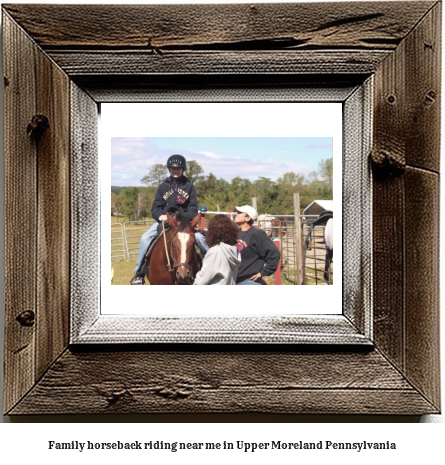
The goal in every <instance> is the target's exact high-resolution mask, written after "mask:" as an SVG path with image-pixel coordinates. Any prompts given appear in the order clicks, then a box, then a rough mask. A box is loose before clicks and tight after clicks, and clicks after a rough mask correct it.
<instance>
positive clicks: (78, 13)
mask: <svg viewBox="0 0 445 465" xmlns="http://www.w3.org/2000/svg"><path fill="white" fill-rule="evenodd" d="M433 5H434V2H416V1H412V2H403V3H402V2H397V3H393V2H369V3H362V2H357V3H354V2H347V3H325V4H323V8H322V10H323V11H322V12H321V7H320V5H319V4H316V3H313V4H311V3H293V4H292V3H291V4H279V3H278V4H273V3H271V4H255V5H248V4H245V5H242V4H241V5H237V4H226V5H224V4H219V5H218V4H217V5H125V6H124V5H32V6H30V5H26V4H25V5H18V4H7V5H4V8H5V9H6V10H7V11H8V12H9V14H11V15H12V17H13V18H14V19H15V20H16V21H17V22H19V23H20V24H21V25H22V26H23V27H24V29H25V30H26V31H27V32H28V33H29V34H30V35H31V36H32V37H33V38H34V39H35V40H36V41H37V43H38V44H39V45H40V46H41V47H42V48H44V49H45V50H47V49H49V48H57V47H60V48H64V49H75V48H76V47H82V48H86V49H100V48H110V47H113V48H128V49H131V48H136V49H138V48H140V49H148V50H157V51H159V50H162V51H163V50H165V49H169V48H170V49H172V48H191V47H193V46H194V47H197V48H200V49H203V48H206V47H207V48H209V47H212V48H213V49H218V48H219V49H224V48H227V47H228V46H231V47H233V46H236V47H237V49H238V50H242V49H245V50H246V49H247V50H248V49H252V48H253V49H258V48H263V49H264V48H266V49H267V48H270V49H272V50H279V49H280V48H286V47H295V48H305V47H306V48H309V47H310V48H345V49H350V48H370V49H376V48H380V49H385V48H388V49H395V48H396V47H397V45H398V44H399V43H400V42H401V40H402V39H403V38H404V37H405V36H406V35H407V34H408V33H409V32H410V31H411V29H412V28H413V27H414V26H415V25H416V23H417V22H418V20H419V18H420V17H422V16H423V15H425V14H426V13H427V12H428V11H429V9H430V8H431V7H432V6H433ZM36 17H38V18H39V21H35V18H36ZM67 30H68V31H69V34H67Z"/></svg>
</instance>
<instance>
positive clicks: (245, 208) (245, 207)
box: [235, 205, 258, 221]
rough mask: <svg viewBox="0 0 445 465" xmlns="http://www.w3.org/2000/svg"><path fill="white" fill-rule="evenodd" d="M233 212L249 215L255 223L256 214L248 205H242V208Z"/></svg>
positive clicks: (237, 208) (236, 208)
mask: <svg viewBox="0 0 445 465" xmlns="http://www.w3.org/2000/svg"><path fill="white" fill-rule="evenodd" d="M235 210H236V211H237V212H240V213H245V214H246V215H249V216H250V217H251V218H252V220H253V221H255V220H256V219H257V218H258V212H257V211H256V210H255V208H253V207H251V206H250V205H243V206H242V207H235Z"/></svg>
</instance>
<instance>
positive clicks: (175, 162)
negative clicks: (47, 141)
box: [166, 155, 187, 170]
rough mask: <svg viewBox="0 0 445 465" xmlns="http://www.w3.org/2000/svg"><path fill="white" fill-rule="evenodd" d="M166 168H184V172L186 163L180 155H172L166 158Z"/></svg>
mask: <svg viewBox="0 0 445 465" xmlns="http://www.w3.org/2000/svg"><path fill="white" fill-rule="evenodd" d="M166 166H167V168H172V167H173V166H177V167H179V168H184V170H185V169H186V168H187V161H186V160H185V158H184V157H183V156H182V155H172V156H170V157H168V160H167V164H166Z"/></svg>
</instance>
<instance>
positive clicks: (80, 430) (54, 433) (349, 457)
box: [0, 0, 445, 465]
mask: <svg viewBox="0 0 445 465" xmlns="http://www.w3.org/2000/svg"><path fill="white" fill-rule="evenodd" d="M282 1H283V0H282ZM284 1H286V0H284ZM314 1H315V0H314ZM10 3H26V2H10ZM28 3H30V2H28ZM39 3H42V2H39ZM45 3H60V2H59V1H56V2H45ZM65 3H90V2H86V1H81V0H78V1H75V2H65ZM102 3H122V2H119V1H118V2H102ZM133 3H141V2H137V1H135V0H133ZM146 3H149V2H146ZM158 3H160V1H159V2H158ZM170 3H187V2H185V1H179V2H178V1H174V0H171V1H170ZM195 3H196V2H195ZM207 3H212V1H211V0H208V1H207ZM213 3H215V2H213ZM239 3H250V2H246V1H243V0H241V1H239ZM0 98H1V94H0ZM443 124H444V123H443V120H442V138H441V142H442V147H444V146H445V139H444V130H443ZM442 153H443V149H442ZM0 179H2V176H0ZM444 191H445V190H444V189H442V198H441V205H442V207H441V208H442V214H441V218H444V217H445V212H444V210H443V209H444V205H445V197H444V195H445V194H444ZM1 192H3V188H2V190H1ZM0 208H2V212H3V211H4V210H3V204H1V207H0ZM2 234H3V232H2ZM2 240H3V241H4V238H3V237H2ZM1 250H3V248H1ZM443 270H444V254H443V250H442V249H441V278H442V277H443ZM442 302H443V299H442ZM442 308H443V304H442ZM444 320H445V319H444V318H442V323H441V329H442V334H443V333H444ZM1 325H2V326H1V328H0V330H1V331H0V338H1V339H2V338H3V329H4V320H3V318H2V321H1ZM0 342H1V344H0V350H3V339H2V340H1V341H0ZM443 346H444V344H442V372H441V373H442V380H444V372H445V367H444V363H443V361H444V360H445V353H444V350H443ZM1 355H3V354H1ZM444 384H445V382H444V381H442V399H443V400H444V401H445V395H444V389H443V386H444ZM3 421H4V422H5V423H4V424H2V425H1V426H0V446H1V454H2V460H3V459H5V460H6V461H5V463H9V461H11V462H12V461H14V462H15V463H18V464H22V463H41V462H44V463H45V464H47V465H52V464H57V465H58V464H60V463H61V462H63V463H64V464H65V465H68V464H69V465H71V464H77V463H79V462H82V463H87V464H90V463H91V464H97V463H98V462H99V461H105V462H106V463H107V464H114V463H122V462H128V463H133V464H149V463H154V462H155V461H156V462H159V461H160V459H162V463H167V464H170V463H171V464H174V463H177V461H178V458H179V459H180V460H184V461H193V463H206V464H207V463H209V462H210V461H212V463H227V462H228V461H230V462H233V463H255V464H257V463H268V464H269V463H271V462H272V463H273V462H279V463H282V464H287V463H291V464H296V463H299V462H303V461H305V462H306V463H307V462H308V461H309V460H310V461H311V463H316V464H322V463H323V464H326V463H332V462H333V463H337V462H341V463H342V464H350V463H351V464H357V463H361V464H366V465H367V464H372V465H374V464H375V463H378V462H380V463H393V462H395V463H404V464H414V463H415V464H418V463H427V464H436V463H437V464H439V463H440V464H441V463H443V457H444V452H443V438H444V437H445V423H444V421H445V418H444V416H443V415H429V416H424V417H422V418H421V419H420V421H421V422H428V423H435V422H440V424H437V423H436V424H429V425H419V424H415V423H409V424H403V422H406V421H414V422H416V421H418V419H416V418H413V419H409V418H404V417H391V416H389V417H361V416H358V417H354V416H349V417H336V416H334V417H329V416H324V417H310V416H305V417H298V418H295V417H290V418H289V417H286V416H279V417H270V418H264V417H261V418H259V419H258V418H257V417H255V416H253V417H250V421H253V422H255V421H260V422H263V423H259V424H244V423H242V422H243V421H245V417H243V416H232V417H229V418H228V417H227V416H222V417H216V418H215V417H211V416H209V417H200V418H199V419H198V421H201V422H202V423H194V424H179V423H174V422H175V421H179V419H178V418H177V417H174V416H170V417H169V416H160V417H156V416H151V417H145V416H141V417H137V416H130V417H112V416H101V417H84V416H82V417H70V416H62V417H49V418H47V417H33V418H23V419H16V420H14V422H15V424H11V423H10V421H11V420H10V418H5V417H3ZM190 421H193V420H192V419H190ZM211 421H216V422H219V423H206V422H211ZM226 421H231V422H233V424H225V423H223V422H226ZM267 421H271V422H275V423H267ZM314 421H315V422H317V421H319V422H320V421H321V422H324V423H321V424H310V422H314ZM362 421H365V422H367V423H361V422H362ZM27 422H31V424H27ZM43 422H45V423H43ZM54 422H66V423H67V424H64V425H59V424H57V423H54ZM74 422H76V423H74ZM91 422H100V425H96V424H91ZM116 422H134V424H126V425H121V424H119V423H116ZM137 422H142V423H137ZM159 422H161V423H159ZM162 422H169V423H168V424H162ZM170 422H173V423H170ZM305 422H309V424H307V423H305ZM332 422H345V423H332ZM374 422H378V424H375V423H374ZM400 422H402V423H400ZM35 423H41V424H35ZM331 438H332V440H337V441H348V440H350V441H355V440H358V441H361V440H377V441H380V440H383V441H386V440H390V441H396V442H397V445H398V448H397V451H396V452H391V451H368V452H364V451H362V452H355V451H346V452H341V451H333V452H326V451H322V452H323V453H320V454H317V453H316V454H310V453H304V454H300V453H292V454H291V453H279V454H261V455H260V454H258V453H250V454H249V453H237V454H236V455H235V454H233V455H230V456H229V455H227V454H219V453H218V454H215V453H212V454H210V453H207V454H200V453H193V452H191V453H188V452H187V454H181V456H178V455H177V454H173V453H168V452H167V453H164V454H145V453H142V454H141V453H140V451H139V453H137V451H135V452H128V453H117V452H115V453H109V452H108V453H99V452H94V455H93V454H89V455H80V454H81V453H79V452H77V451H74V452H66V451H64V452H55V453H54V452H53V451H49V450H48V449H47V447H48V442H47V441H48V440H58V441H64V442H67V441H72V440H79V441H86V440H90V441H94V442H97V441H102V440H106V441H108V442H110V441H117V440H121V441H134V440H141V441H148V440H164V441H171V440H182V441H198V440H200V441H204V440H205V441H221V440H224V439H226V440H229V441H230V440H246V441H248V440H251V441H262V440H264V441H270V440H276V439H279V440H280V439H281V440H290V441H295V440H300V439H302V440H307V441H317V440H319V439H322V440H330V439H331ZM82 454H83V453H82Z"/></svg>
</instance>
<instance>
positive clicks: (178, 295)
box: [99, 102, 343, 317]
mask: <svg viewBox="0 0 445 465" xmlns="http://www.w3.org/2000/svg"><path fill="white" fill-rule="evenodd" d="M342 112H343V108H342V103H322V102H311V103H295V102H283V103H279V102H266V103H257V102H255V103H229V102H227V103H216V102H207V103H190V102H178V103H171V102H170V103H164V102H163V103H128V104H127V103H119V104H102V106H101V118H100V126H99V166H100V168H99V171H100V173H99V176H100V186H101V187H100V189H101V254H100V255H101V265H100V266H101V293H100V294H101V297H100V298H101V302H100V308H101V314H103V315H106V314H107V315H128V316H135V315H145V316H153V317H159V316H163V317H165V316H171V317H178V316H179V317H180V316H188V317H190V316H192V317H193V316H201V317H202V316H206V317H210V316H218V317H221V316H237V317H241V316H266V315H268V316H279V315H285V316H291V315H329V314H331V315H338V314H341V313H342V310H343V309H342V287H343V285H342V273H341V270H342V253H336V255H335V269H336V272H335V281H334V284H333V285H332V286H315V285H309V286H261V287H258V286H253V287H247V288H246V287H245V286H231V287H227V286H212V287H208V286H181V287H180V288H178V287H171V286H167V287H166V286H111V285H110V269H111V254H110V250H111V241H110V237H111V234H110V207H111V205H110V174H111V138H112V137H331V138H332V139H333V153H332V156H333V161H334V162H333V166H334V186H333V187H334V199H333V200H334V210H335V217H336V218H342V165H343V164H342V139H343V125H342V121H343V115H342ZM295 161H296V162H298V155H296V160H295ZM206 174H208V173H206ZM214 174H215V175H216V176H217V177H218V173H217V172H215V173H214ZM283 174H284V173H283ZM236 175H237V174H236V173H234V176H236ZM198 203H199V199H198ZM234 207H235V206H234ZM259 213H263V212H259ZM274 213H275V212H274ZM279 213H280V212H277V214H279ZM334 225H335V226H334V228H335V229H334V235H335V240H336V250H338V251H341V250H342V242H341V240H342V221H336V222H334ZM130 278H131V276H129V277H128V279H129V280H130Z"/></svg>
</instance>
